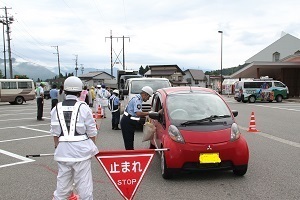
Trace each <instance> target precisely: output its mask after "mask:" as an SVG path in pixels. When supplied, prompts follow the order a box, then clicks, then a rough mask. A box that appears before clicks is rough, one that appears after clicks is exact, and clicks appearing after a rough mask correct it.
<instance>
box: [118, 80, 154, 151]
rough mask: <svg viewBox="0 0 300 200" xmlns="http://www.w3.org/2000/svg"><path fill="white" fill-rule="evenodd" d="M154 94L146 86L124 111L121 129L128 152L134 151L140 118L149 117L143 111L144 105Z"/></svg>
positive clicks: (147, 113)
mask: <svg viewBox="0 0 300 200" xmlns="http://www.w3.org/2000/svg"><path fill="white" fill-rule="evenodd" d="M152 94H153V90H152V88H151V87H149V86H144V87H143V88H142V91H141V92H140V94H137V95H136V96H135V97H133V98H132V99H131V100H130V101H129V103H128V105H127V106H126V108H125V110H124V115H123V117H122V119H121V123H120V124H121V129H122V135H123V140H124V145H125V149H126V150H134V132H135V129H136V126H137V125H138V124H139V120H140V117H145V116H147V115H149V112H143V111H142V103H143V102H146V101H147V100H148V99H149V98H150V97H151V96H152Z"/></svg>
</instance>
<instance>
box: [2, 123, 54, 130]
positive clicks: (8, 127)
mask: <svg viewBox="0 0 300 200" xmlns="http://www.w3.org/2000/svg"><path fill="white" fill-rule="evenodd" d="M43 125H47V126H49V124H30V125H26V126H43ZM10 128H19V126H7V127H1V128H0V130H1V129H10Z"/></svg>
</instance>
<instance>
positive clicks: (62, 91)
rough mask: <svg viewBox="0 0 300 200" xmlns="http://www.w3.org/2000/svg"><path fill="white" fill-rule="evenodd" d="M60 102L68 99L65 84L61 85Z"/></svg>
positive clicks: (58, 97)
mask: <svg viewBox="0 0 300 200" xmlns="http://www.w3.org/2000/svg"><path fill="white" fill-rule="evenodd" d="M57 99H58V102H63V101H64V100H65V99H66V95H65V91H64V86H63V85H61V86H60V89H59V92H58V96H57Z"/></svg>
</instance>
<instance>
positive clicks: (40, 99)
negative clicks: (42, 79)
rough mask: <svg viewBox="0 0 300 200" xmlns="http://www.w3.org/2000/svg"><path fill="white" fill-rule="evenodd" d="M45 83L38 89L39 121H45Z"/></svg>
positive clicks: (36, 91) (36, 92)
mask: <svg viewBox="0 0 300 200" xmlns="http://www.w3.org/2000/svg"><path fill="white" fill-rule="evenodd" d="M44 87H45V84H44V83H40V86H39V87H37V88H36V90H35V94H36V103H37V117H36V119H37V120H38V121H43V120H44V119H43V110H44Z"/></svg>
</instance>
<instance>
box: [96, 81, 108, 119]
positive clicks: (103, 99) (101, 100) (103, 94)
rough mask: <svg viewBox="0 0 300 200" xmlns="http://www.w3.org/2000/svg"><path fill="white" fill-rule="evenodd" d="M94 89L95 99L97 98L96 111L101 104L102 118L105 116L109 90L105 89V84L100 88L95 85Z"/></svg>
mask: <svg viewBox="0 0 300 200" xmlns="http://www.w3.org/2000/svg"><path fill="white" fill-rule="evenodd" d="M97 88H98V89H97V90H96V99H97V105H96V111H97V109H98V106H99V105H101V113H102V115H103V118H106V109H105V108H107V107H108V99H109V97H110V96H111V94H110V92H109V91H107V90H106V87H105V85H104V84H103V85H101V88H99V87H98V85H97Z"/></svg>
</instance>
